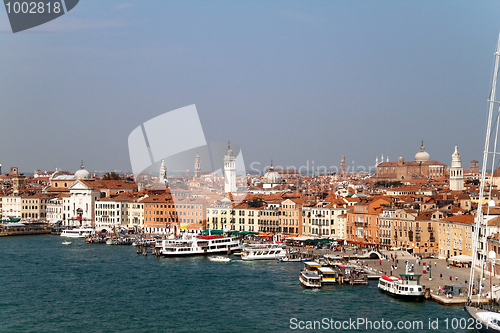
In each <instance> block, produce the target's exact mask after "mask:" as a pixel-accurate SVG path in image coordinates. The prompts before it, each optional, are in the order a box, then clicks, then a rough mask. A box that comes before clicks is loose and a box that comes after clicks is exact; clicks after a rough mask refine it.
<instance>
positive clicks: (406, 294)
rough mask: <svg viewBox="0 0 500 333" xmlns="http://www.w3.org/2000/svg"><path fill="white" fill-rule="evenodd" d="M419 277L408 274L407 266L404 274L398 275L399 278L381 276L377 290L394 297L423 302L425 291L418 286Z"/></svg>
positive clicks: (419, 275)
mask: <svg viewBox="0 0 500 333" xmlns="http://www.w3.org/2000/svg"><path fill="white" fill-rule="evenodd" d="M421 276H422V274H414V273H408V264H407V265H406V273H405V274H399V276H390V275H389V276H387V275H383V276H381V277H380V278H379V279H378V288H379V289H380V290H382V291H385V292H387V293H389V294H391V295H393V296H396V297H401V298H405V299H409V300H414V301H423V300H424V295H425V291H424V288H423V287H422V286H421V285H420V277H421Z"/></svg>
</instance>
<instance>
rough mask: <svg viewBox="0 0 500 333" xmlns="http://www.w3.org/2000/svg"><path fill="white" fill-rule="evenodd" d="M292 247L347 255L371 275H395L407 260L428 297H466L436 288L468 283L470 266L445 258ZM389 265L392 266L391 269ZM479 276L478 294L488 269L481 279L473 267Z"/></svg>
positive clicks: (312, 252) (317, 253) (306, 251)
mask: <svg viewBox="0 0 500 333" xmlns="http://www.w3.org/2000/svg"><path fill="white" fill-rule="evenodd" d="M293 250H295V251H297V250H298V251H300V252H302V253H304V254H307V255H311V256H312V257H313V258H315V257H318V256H319V257H321V256H324V255H326V254H328V255H337V256H342V257H348V258H350V262H351V263H352V264H356V265H360V266H362V267H363V268H365V270H366V271H367V272H369V273H371V274H369V275H371V276H381V275H395V276H398V275H399V274H404V273H405V271H406V264H405V263H406V261H408V264H409V266H412V265H413V268H414V269H413V273H415V274H422V277H421V279H420V284H421V285H422V286H424V287H425V288H429V289H430V293H431V298H432V299H433V300H435V301H437V302H439V303H442V304H450V305H452V304H464V303H465V302H466V300H467V298H466V296H465V297H454V298H447V297H446V296H445V295H443V294H442V292H441V293H439V292H438V291H439V290H440V289H442V288H443V287H444V286H445V285H456V284H467V283H468V282H469V278H470V268H469V267H454V266H451V265H449V266H448V264H447V262H446V259H434V258H431V259H418V257H417V256H414V255H412V254H410V253H408V252H406V251H403V252H402V251H401V250H398V251H382V252H381V253H382V254H383V255H385V256H387V257H388V259H389V260H388V259H357V258H356V255H357V254H359V253H357V252H355V251H354V250H347V251H346V252H340V251H332V250H322V249H306V248H301V247H294V248H293ZM391 254H392V256H393V257H395V256H397V259H398V263H397V265H396V262H395V260H394V261H393V260H391ZM424 263H425V264H426V266H430V267H431V269H430V271H429V270H427V269H425V271H426V272H425V274H424V268H425V267H424ZM391 266H393V267H394V269H393V270H392V271H391V268H392V267H391ZM479 277H481V284H482V285H484V286H485V289H484V291H483V292H482V293H481V294H483V295H485V294H487V293H488V292H489V283H490V282H489V281H490V276H489V274H488V272H485V273H484V279H483V278H482V275H481V272H480V270H478V269H477V270H476V275H475V279H476V283H477V279H478V278H479ZM492 283H493V285H498V284H500V277H499V276H492ZM482 302H487V299H485V298H484V297H482Z"/></svg>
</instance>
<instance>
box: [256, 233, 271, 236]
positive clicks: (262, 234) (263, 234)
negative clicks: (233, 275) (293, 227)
mask: <svg viewBox="0 0 500 333" xmlns="http://www.w3.org/2000/svg"><path fill="white" fill-rule="evenodd" d="M257 236H259V237H273V235H272V234H265V233H260V234H258V235H257Z"/></svg>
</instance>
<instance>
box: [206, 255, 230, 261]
mask: <svg viewBox="0 0 500 333" xmlns="http://www.w3.org/2000/svg"><path fill="white" fill-rule="evenodd" d="M208 260H210V261H217V262H231V258H228V257H221V256H212V257H208Z"/></svg>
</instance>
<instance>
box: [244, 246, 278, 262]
mask: <svg viewBox="0 0 500 333" xmlns="http://www.w3.org/2000/svg"><path fill="white" fill-rule="evenodd" d="M285 256H286V251H285V249H284V248H283V245H282V244H277V243H271V244H249V245H248V246H246V247H245V248H244V249H243V251H242V253H241V259H242V260H277V259H278V258H284V257H285Z"/></svg>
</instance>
